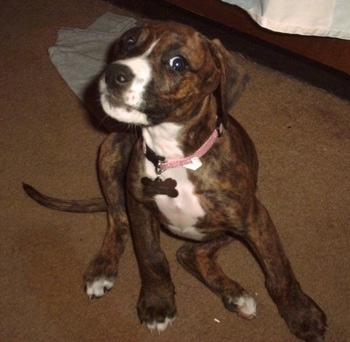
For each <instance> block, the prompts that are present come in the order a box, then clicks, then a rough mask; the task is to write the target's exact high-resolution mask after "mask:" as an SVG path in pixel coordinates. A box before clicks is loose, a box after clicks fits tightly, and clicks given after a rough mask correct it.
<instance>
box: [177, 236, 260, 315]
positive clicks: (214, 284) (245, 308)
mask: <svg viewBox="0 0 350 342" xmlns="http://www.w3.org/2000/svg"><path fill="white" fill-rule="evenodd" d="M233 240H234V238H233V237H231V236H228V235H223V236H221V237H219V238H217V239H214V240H210V241H206V242H186V243H185V244H184V245H183V246H182V247H181V248H180V249H179V250H178V252H177V259H178V261H179V262H180V263H181V265H182V266H184V268H185V269H186V270H187V271H189V272H190V273H191V274H192V275H194V276H195V277H196V278H197V279H199V280H200V281H201V282H202V283H204V284H205V285H206V286H207V287H208V288H209V289H210V290H212V291H213V292H214V293H216V294H217V295H218V296H220V297H221V299H222V301H223V303H224V305H225V307H226V309H228V310H230V311H234V312H237V314H238V315H239V316H240V317H243V318H245V319H251V318H253V317H254V316H255V312H256V302H255V300H254V299H253V297H251V296H250V295H249V294H248V293H247V292H246V291H245V290H244V289H243V287H242V286H241V285H240V284H238V283H237V282H235V281H233V280H232V279H230V278H229V277H228V276H227V275H226V274H225V273H224V272H223V270H222V269H221V267H220V265H219V264H218V263H217V257H218V254H219V251H220V249H221V248H222V247H224V246H226V245H227V244H229V243H230V242H231V241H233Z"/></svg>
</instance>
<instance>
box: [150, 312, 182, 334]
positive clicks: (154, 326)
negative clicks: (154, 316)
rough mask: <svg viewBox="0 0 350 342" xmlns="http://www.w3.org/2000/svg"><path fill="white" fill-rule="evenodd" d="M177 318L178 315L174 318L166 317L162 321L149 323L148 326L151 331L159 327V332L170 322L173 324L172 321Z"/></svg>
mask: <svg viewBox="0 0 350 342" xmlns="http://www.w3.org/2000/svg"><path fill="white" fill-rule="evenodd" d="M175 318H176V316H175V317H173V318H169V317H165V320H164V322H161V323H159V322H156V321H153V322H152V323H148V324H147V328H148V329H149V330H151V331H153V330H154V329H157V331H158V332H161V331H164V330H165V329H166V328H167V327H168V325H169V324H170V325H171V323H172V322H174V320H175Z"/></svg>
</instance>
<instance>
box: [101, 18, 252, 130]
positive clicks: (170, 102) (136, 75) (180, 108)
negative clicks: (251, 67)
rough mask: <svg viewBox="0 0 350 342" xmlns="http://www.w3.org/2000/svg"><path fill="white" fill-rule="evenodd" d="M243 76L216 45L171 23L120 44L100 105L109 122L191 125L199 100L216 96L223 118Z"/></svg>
mask: <svg viewBox="0 0 350 342" xmlns="http://www.w3.org/2000/svg"><path fill="white" fill-rule="evenodd" d="M245 80H246V78H245V73H244V72H243V70H242V68H241V67H239V66H238V65H237V64H236V62H235V61H234V58H233V57H232V55H231V54H230V53H229V52H228V51H226V49H225V48H224V47H223V46H222V44H221V43H220V42H219V41H218V40H213V41H211V40H209V39H208V38H206V37H204V36H203V35H201V34H200V33H198V32H197V31H195V30H194V29H192V28H190V27H188V26H186V25H182V24H178V23H174V22H161V21H156V22H149V23H147V24H145V25H143V26H140V27H135V28H132V29H131V30H129V31H127V32H125V33H124V34H123V35H122V36H121V37H120V39H119V40H118V42H117V44H116V48H115V56H114V62H112V63H111V64H110V65H109V66H108V67H107V68H106V70H105V72H104V73H103V75H102V77H101V80H100V93H101V104H102V107H103V109H104V111H105V112H106V113H107V114H108V115H109V116H111V117H112V118H114V119H116V120H118V121H121V122H125V123H131V124H136V125H145V126H148V125H156V124H159V123H162V122H174V123H176V122H177V123H180V122H184V121H186V120H189V119H190V118H191V117H192V116H193V115H195V113H196V112H198V111H199V109H200V108H201V104H202V103H203V99H204V98H205V97H207V96H208V95H209V94H214V93H216V92H219V93H220V95H219V101H218V102H219V103H220V105H219V109H218V111H219V113H218V115H220V116H222V120H223V122H224V123H225V122H226V120H225V117H226V115H227V113H228V112H229V111H230V110H231V108H232V106H233V104H234V102H235V100H236V99H237V98H238V95H239V94H240V93H241V90H242V89H243V86H244V84H245Z"/></svg>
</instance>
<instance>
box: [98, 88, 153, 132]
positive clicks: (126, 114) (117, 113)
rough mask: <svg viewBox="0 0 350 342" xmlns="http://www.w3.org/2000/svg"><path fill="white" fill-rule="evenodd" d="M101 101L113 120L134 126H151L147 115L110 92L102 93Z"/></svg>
mask: <svg viewBox="0 0 350 342" xmlns="http://www.w3.org/2000/svg"><path fill="white" fill-rule="evenodd" d="M100 101H101V105H102V108H103V110H104V111H105V113H106V114H107V115H109V116H110V117H112V118H113V119H116V120H118V121H120V122H124V123H129V124H133V125H143V126H148V125H149V124H150V122H149V120H148V116H147V114H145V113H143V112H141V111H140V109H139V108H135V107H133V106H130V105H129V104H127V103H125V101H123V99H121V98H119V97H118V96H115V95H114V94H111V93H110V92H109V91H108V90H104V91H101V92H100Z"/></svg>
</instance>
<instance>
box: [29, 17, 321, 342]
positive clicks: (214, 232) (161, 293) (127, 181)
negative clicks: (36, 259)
mask: <svg viewBox="0 0 350 342" xmlns="http://www.w3.org/2000/svg"><path fill="white" fill-rule="evenodd" d="M133 30H135V32H136V34H137V35H138V39H140V41H141V43H140V44H139V45H138V47H137V49H135V50H134V51H132V52H131V54H134V55H138V54H141V53H142V52H143V51H145V49H146V45H147V44H149V42H150V41H155V40H156V39H160V43H159V44H158V45H157V49H162V48H163V49H166V48H167V46H166V44H169V40H171V39H172V38H170V37H173V36H174V37H175V35H174V32H176V37H177V41H176V43H174V44H177V45H178V46H177V48H178V50H179V51H182V50H186V51H187V52H186V54H187V56H191V58H192V60H191V63H193V65H196V66H199V67H198V70H196V72H195V73H192V74H190V75H189V76H188V77H187V78H183V79H181V80H177V81H176V82H175V81H174V80H173V79H171V78H170V76H168V74H164V73H163V74H161V73H159V75H158V74H157V77H155V78H154V79H155V80H154V81H152V84H151V86H150V87H149V88H150V89H151V90H149V91H152V92H153V93H152V94H154V96H153V95H152V94H147V103H146V107H145V109H144V112H145V113H148V114H149V115H150V117H152V120H153V122H154V123H155V124H157V123H159V122H163V121H168V122H178V123H182V124H183V125H184V128H183V131H182V132H181V136H182V142H183V145H182V149H183V151H184V153H185V155H188V154H190V153H193V152H194V151H195V150H196V149H198V148H199V146H200V145H201V144H202V143H203V142H204V141H205V139H206V138H207V137H208V136H209V135H210V133H211V131H212V129H213V127H215V121H216V116H217V114H219V116H220V117H221V119H222V121H223V122H224V125H225V128H226V129H225V131H224V133H223V135H222V136H221V137H220V138H218V140H217V141H216V143H215V144H214V145H213V147H212V148H211V149H210V150H209V152H208V153H207V154H206V155H205V156H203V157H202V158H201V161H202V164H203V165H202V167H201V168H200V169H199V170H196V171H188V176H189V178H190V180H191V181H192V182H193V184H195V186H196V194H197V196H198V198H199V201H200V204H201V206H202V207H203V209H204V211H205V213H206V215H205V216H204V217H203V218H202V219H200V220H199V222H197V224H196V228H197V229H198V230H199V231H200V232H202V233H205V234H206V237H207V239H206V240H205V241H202V242H194V241H188V242H186V243H185V245H184V246H183V247H181V248H180V249H179V251H178V252H177V258H178V260H179V262H180V263H181V264H182V265H183V266H184V267H185V268H186V269H187V270H188V271H189V272H190V273H191V274H193V275H194V276H195V277H196V278H198V279H199V280H200V281H201V282H203V283H204V284H205V285H206V286H207V287H208V288H209V289H210V290H211V291H213V292H214V293H216V294H217V295H218V296H219V297H220V298H221V299H222V301H223V303H224V305H225V307H226V308H227V309H228V310H230V311H237V305H235V304H234V303H232V300H231V299H232V298H235V297H239V296H242V295H245V294H246V292H245V290H244V289H243V287H242V286H241V285H239V284H238V283H237V282H235V281H233V280H231V279H230V278H229V277H228V276H227V275H226V274H225V273H224V272H223V270H222V269H221V267H220V266H219V265H218V263H217V255H218V253H219V252H220V249H221V248H222V247H223V246H225V245H227V244H229V243H230V242H231V241H233V240H234V239H235V237H238V236H239V238H240V239H241V240H243V241H245V242H246V243H247V244H248V245H249V246H250V248H251V250H252V251H253V252H254V254H255V255H256V257H257V259H258V260H259V262H260V264H261V267H262V269H263V271H264V273H265V276H266V287H267V289H268V292H269V294H270V295H271V297H272V299H273V300H274V302H275V303H276V305H277V308H278V310H279V312H280V314H281V315H282V316H283V318H284V319H285V321H286V323H287V325H288V326H289V328H290V330H291V331H292V332H293V333H294V334H295V335H296V336H297V337H299V338H301V339H304V340H307V341H316V340H319V339H322V337H323V335H324V333H325V327H326V316H325V314H324V313H323V311H322V310H321V309H320V308H319V306H318V305H317V304H316V303H315V302H314V301H313V300H312V299H311V298H310V297H308V296H307V295H306V294H305V293H304V292H303V291H302V290H301V288H300V285H299V283H298V281H297V279H296V277H295V275H294V273H293V270H292V268H291V265H290V263H289V261H288V259H287V257H286V255H285V253H284V251H283V247H282V244H281V242H280V239H279V237H278V234H277V232H276V229H275V227H274V225H273V223H272V221H271V219H270V216H269V214H268V212H267V210H266V209H265V207H264V206H263V205H262V204H261V202H260V201H259V199H258V198H257V195H256V193H257V172H258V161H257V157H256V153H255V148H254V145H253V143H252V141H251V140H250V138H249V137H248V135H247V133H246V132H245V131H244V129H243V128H242V127H241V126H240V125H239V124H238V123H237V122H236V121H235V120H234V119H233V118H232V117H231V116H228V115H227V113H228V112H230V111H231V110H232V107H233V104H234V102H235V101H236V99H237V98H238V95H239V94H240V92H241V90H242V89H243V86H244V83H245V80H246V77H245V74H244V73H243V71H242V70H241V68H240V67H239V66H238V65H237V64H236V62H235V61H234V59H233V58H232V56H231V55H230V54H229V53H228V52H227V51H226V50H225V49H224V48H223V46H222V45H221V44H220V42H218V41H209V40H208V39H207V38H205V37H203V36H202V35H200V34H199V33H197V32H195V31H194V30H192V29H190V28H188V27H187V26H184V25H177V24H168V23H167V24H166V23H162V22H157V23H153V24H152V23H150V24H149V25H146V26H145V27H144V28H143V30H140V29H139V28H135V29H133ZM160 32H162V34H160ZM169 32H172V34H170V33H169ZM125 37H126V36H125V35H124V36H123V37H122V38H121V39H120V41H119V45H118V48H117V52H116V54H117V57H118V58H124V57H125V56H126V55H127V53H128V52H125V51H124V50H123V48H122V46H123V40H125V39H126V38H125ZM164 37H165V38H164ZM188 40H190V41H191V44H188V43H187V42H188ZM190 46H193V47H192V48H191V47H190ZM155 68H157V65H155ZM190 93H191V94H192V95H190ZM184 94H185V95H186V94H187V95H186V96H184ZM159 113H162V115H163V116H160V114H159ZM165 114H166V116H165ZM144 158H145V156H144V153H143V149H142V142H141V140H137V139H136V137H135V135H134V134H130V133H112V134H110V135H109V136H108V137H107V139H106V140H105V142H104V143H103V144H102V146H101V149H100V152H99V162H98V172H99V177H100V184H101V189H102V191H103V195H104V198H105V203H106V205H105V204H104V203H101V200H96V199H95V200H94V201H90V202H89V201H85V202H74V203H73V202H69V201H68V202H67V201H63V202H60V201H59V200H57V199H52V198H48V197H44V196H43V195H41V194H40V193H38V192H36V191H35V190H33V189H32V188H31V187H29V186H25V190H26V191H27V193H28V194H29V196H31V197H33V198H34V199H35V200H36V201H38V202H40V203H41V204H43V205H46V206H48V207H52V208H54V209H61V210H70V211H81V212H84V211H87V212H91V211H95V209H99V210H104V209H106V208H107V216H108V226H107V231H106V235H105V239H104V242H103V245H102V247H101V249H100V251H99V253H98V254H97V256H96V257H95V259H94V260H93V261H92V262H91V263H90V265H89V267H88V269H87V271H86V273H85V276H84V279H85V282H86V283H89V282H92V281H94V280H95V279H99V278H100V277H102V276H103V277H106V278H109V279H114V277H115V276H116V274H117V271H118V264H119V260H120V257H121V254H122V252H123V250H124V246H125V243H126V241H127V238H128V235H129V226H130V228H131V230H132V236H133V242H134V246H135V251H136V255H137V259H138V264H139V269H140V275H141V279H142V287H141V292H140V298H139V302H138V315H139V318H140V320H141V322H146V323H151V322H153V321H158V322H162V321H164V320H165V318H166V317H174V316H175V314H176V306H175V298H174V293H175V289H174V285H173V283H172V280H171V275H170V270H169V264H168V262H167V260H166V257H165V255H164V253H163V251H162V249H161V247H160V244H159V234H160V227H161V225H165V226H166V225H167V223H168V222H167V219H166V218H165V216H164V215H163V214H162V213H161V212H160V211H159V210H158V208H157V205H156V203H155V201H154V199H153V196H151V195H149V196H145V193H144V191H143V186H142V184H141V179H142V177H143V176H144V174H143V168H141V167H140V165H141V164H142V163H143V160H144ZM69 203H70V204H71V206H69ZM127 213H128V215H127ZM245 318H251V317H245Z"/></svg>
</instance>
